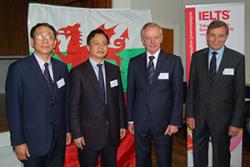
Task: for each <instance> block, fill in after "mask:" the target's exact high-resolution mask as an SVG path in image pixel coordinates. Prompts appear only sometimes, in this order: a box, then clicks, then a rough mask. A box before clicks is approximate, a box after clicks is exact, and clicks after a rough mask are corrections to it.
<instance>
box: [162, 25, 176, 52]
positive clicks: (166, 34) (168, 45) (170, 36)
mask: <svg viewBox="0 0 250 167" xmlns="http://www.w3.org/2000/svg"><path fill="white" fill-rule="evenodd" d="M162 32H163V41H162V44H161V47H162V48H163V49H164V50H165V51H167V52H170V53H173V52H174V30H172V29H167V28H163V31H162Z"/></svg>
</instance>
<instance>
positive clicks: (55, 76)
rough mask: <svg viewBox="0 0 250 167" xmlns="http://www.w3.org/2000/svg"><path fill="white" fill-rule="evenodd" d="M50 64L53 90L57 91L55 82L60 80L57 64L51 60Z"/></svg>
mask: <svg viewBox="0 0 250 167" xmlns="http://www.w3.org/2000/svg"><path fill="white" fill-rule="evenodd" d="M51 64H52V71H53V84H54V90H57V81H58V80H59V79H60V78H59V77H60V75H59V70H58V67H57V66H58V63H57V62H56V61H55V60H54V59H53V58H51Z"/></svg>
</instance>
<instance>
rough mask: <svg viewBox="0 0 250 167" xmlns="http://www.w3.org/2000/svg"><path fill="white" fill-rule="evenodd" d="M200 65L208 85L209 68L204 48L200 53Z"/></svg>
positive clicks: (206, 52) (206, 51)
mask: <svg viewBox="0 0 250 167" xmlns="http://www.w3.org/2000/svg"><path fill="white" fill-rule="evenodd" d="M201 66H203V67H202V69H203V70H204V73H203V74H204V82H205V83H208V87H210V79H209V69H208V49H206V50H204V52H203V53H202V55H201Z"/></svg>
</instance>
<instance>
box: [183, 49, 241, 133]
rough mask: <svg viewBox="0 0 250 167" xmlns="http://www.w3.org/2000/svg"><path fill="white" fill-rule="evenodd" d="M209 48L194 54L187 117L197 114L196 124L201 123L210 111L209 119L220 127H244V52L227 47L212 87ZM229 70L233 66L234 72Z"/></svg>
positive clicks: (195, 116)
mask: <svg viewBox="0 0 250 167" xmlns="http://www.w3.org/2000/svg"><path fill="white" fill-rule="evenodd" d="M208 51H209V49H208V48H205V49H202V50H200V51H197V52H195V53H194V54H193V56H192V63H191V71H190V81H189V84H188V92H187V103H186V106H187V109H186V116H187V117H194V118H195V120H196V123H202V122H204V120H205V113H207V112H209V113H210V118H208V119H209V120H212V121H213V122H214V124H216V125H217V127H218V128H221V129H223V128H224V129H228V126H229V125H231V126H234V127H242V126H243V117H244V99H245V61H244V55H242V54H240V53H239V52H236V51H234V50H231V49H229V48H226V47H225V50H224V53H223V57H222V60H221V64H220V66H219V69H218V72H217V75H216V80H215V83H214V85H213V87H211V86H210V81H209V69H208ZM228 69H233V74H231V75H229V74H228V75H226V74H227V73H228ZM229 73H230V72H229ZM231 73H232V72H231Z"/></svg>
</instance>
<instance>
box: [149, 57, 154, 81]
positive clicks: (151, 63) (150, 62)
mask: <svg viewBox="0 0 250 167" xmlns="http://www.w3.org/2000/svg"><path fill="white" fill-rule="evenodd" d="M154 58H155V57H154V56H149V63H148V83H149V84H152V82H153V76H154V61H153V60H154Z"/></svg>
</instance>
